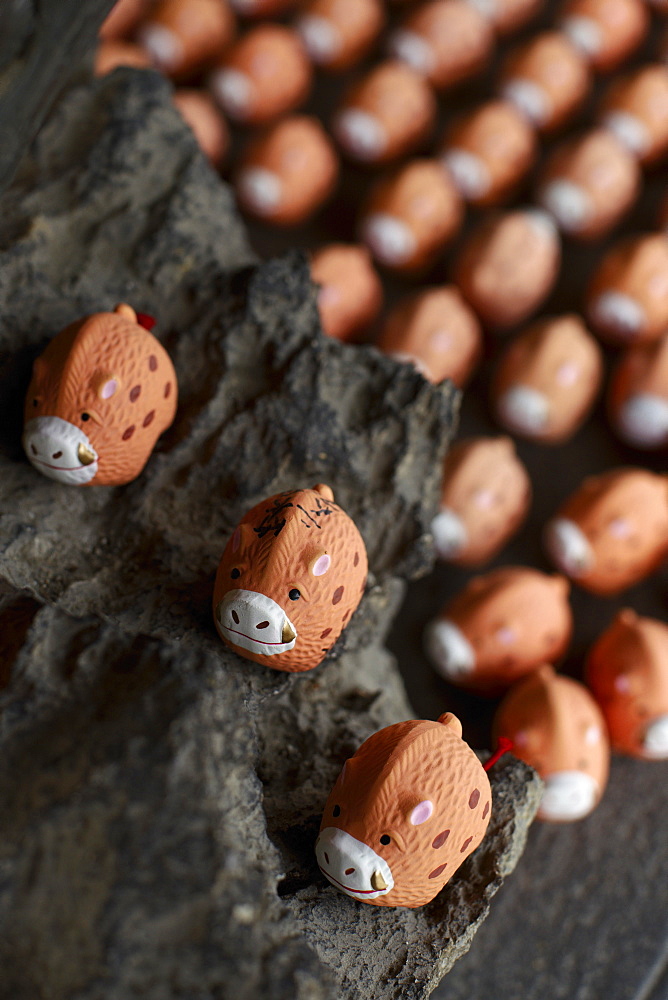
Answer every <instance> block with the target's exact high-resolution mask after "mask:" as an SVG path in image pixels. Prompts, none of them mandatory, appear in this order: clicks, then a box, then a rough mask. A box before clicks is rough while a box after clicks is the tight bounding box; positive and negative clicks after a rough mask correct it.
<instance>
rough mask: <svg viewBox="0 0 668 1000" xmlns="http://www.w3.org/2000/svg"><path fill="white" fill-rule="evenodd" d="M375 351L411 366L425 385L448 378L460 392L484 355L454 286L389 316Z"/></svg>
mask: <svg viewBox="0 0 668 1000" xmlns="http://www.w3.org/2000/svg"><path fill="white" fill-rule="evenodd" d="M376 346H377V347H378V348H379V349H380V350H381V351H384V352H385V354H390V355H392V357H394V358H396V359H397V361H406V362H412V364H414V365H415V367H416V368H417V370H418V371H419V372H420V373H421V374H422V375H423V376H424V378H426V379H427V380H428V381H429V382H436V383H438V382H442V381H443V379H444V378H450V379H452V381H453V382H454V383H455V385H456V386H458V387H459V388H462V387H463V386H464V385H466V383H467V381H468V380H469V378H470V376H471V374H472V372H473V370H474V368H475V366H476V364H477V363H478V359H479V358H480V355H481V353H482V331H481V329H480V323H479V322H478V320H477V318H476V315H475V313H474V312H473V310H472V309H471V308H470V306H468V305H467V304H466V302H464V299H463V298H462V296H461V293H460V291H459V289H458V288H456V287H455V286H454V285H441V286H437V287H435V288H425V289H423V290H422V291H420V292H416V293H415V294H414V295H408V296H407V297H406V298H404V299H401V300H400V301H399V302H398V303H397V305H396V306H395V307H394V309H392V310H391V312H390V313H389V315H388V317H387V319H386V320H385V323H384V325H383V329H382V330H381V332H380V336H379V337H378V340H377V342H376Z"/></svg>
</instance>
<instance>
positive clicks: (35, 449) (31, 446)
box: [30, 444, 37, 455]
mask: <svg viewBox="0 0 668 1000" xmlns="http://www.w3.org/2000/svg"><path fill="white" fill-rule="evenodd" d="M30 450H31V452H32V453H33V455H36V454H37V448H36V447H35V445H34V444H31V445H30Z"/></svg>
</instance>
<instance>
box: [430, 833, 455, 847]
mask: <svg viewBox="0 0 668 1000" xmlns="http://www.w3.org/2000/svg"><path fill="white" fill-rule="evenodd" d="M449 836H450V831H449V830H443V831H442V832H441V833H439V834H438V836H436V837H434V839H433V840H432V842H431V846H432V847H433V848H435V849H436V850H438V848H439V847H443V844H444V843H445V842H446V840H447V839H448V837H449Z"/></svg>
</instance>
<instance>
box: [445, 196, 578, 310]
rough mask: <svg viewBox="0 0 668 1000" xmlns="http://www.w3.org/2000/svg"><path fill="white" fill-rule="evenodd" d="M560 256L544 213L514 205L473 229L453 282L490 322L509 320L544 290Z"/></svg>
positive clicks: (543, 294)
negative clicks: (512, 207) (507, 210)
mask: <svg viewBox="0 0 668 1000" xmlns="http://www.w3.org/2000/svg"><path fill="white" fill-rule="evenodd" d="M560 259H561V245H560V242H559V236H558V233H557V230H556V227H555V226H554V224H553V223H552V220H551V219H550V217H549V215H547V214H546V213H545V212H540V211H537V210H535V209H524V210H522V209H514V210H513V211H512V212H505V213H504V214H503V215H496V216H492V217H491V218H489V219H487V220H486V221H484V222H483V223H482V224H481V225H480V226H479V227H478V228H477V229H475V230H474V231H473V233H472V234H471V235H470V236H469V238H468V239H467V241H466V242H465V243H464V246H463V247H462V249H461V252H460V254H459V257H458V263H457V265H456V267H455V282H456V283H457V284H458V285H459V287H460V288H461V290H462V294H463V296H464V298H465V299H466V300H467V301H468V302H469V303H470V304H471V305H472V306H473V308H474V309H475V311H476V312H477V314H478V316H480V318H481V319H482V320H483V321H484V322H485V323H486V324H488V325H489V326H490V327H498V328H503V327H509V326H514V325H515V324H516V323H521V322H522V320H524V319H526V318H527V316H529V315H530V314H531V313H532V312H533V311H534V309H537V308H538V306H539V305H540V303H541V302H542V301H543V299H544V298H545V297H546V296H547V295H548V294H549V292H550V290H551V288H552V286H553V284H554V282H555V280H556V277H557V274H558V271H559V262H560Z"/></svg>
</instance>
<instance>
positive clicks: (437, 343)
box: [429, 330, 454, 354]
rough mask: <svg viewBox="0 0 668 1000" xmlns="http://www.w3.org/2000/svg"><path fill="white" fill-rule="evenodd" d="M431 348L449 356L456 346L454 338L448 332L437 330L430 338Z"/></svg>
mask: <svg viewBox="0 0 668 1000" xmlns="http://www.w3.org/2000/svg"><path fill="white" fill-rule="evenodd" d="M429 346H430V347H431V349H432V350H433V351H436V352H437V353H438V354H447V353H448V351H451V350H452V348H453V346H454V345H453V340H452V336H451V334H449V333H448V331H447V330H436V332H435V333H432V335H431V337H430V338H429Z"/></svg>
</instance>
